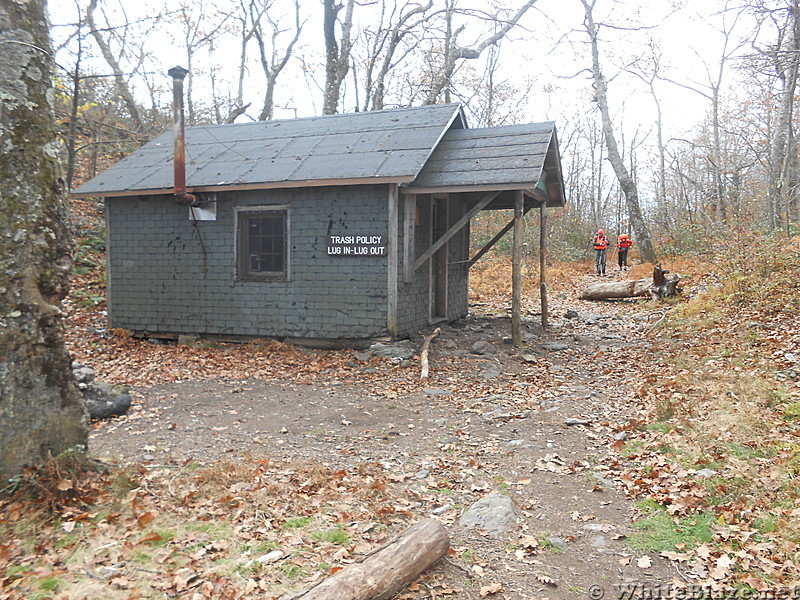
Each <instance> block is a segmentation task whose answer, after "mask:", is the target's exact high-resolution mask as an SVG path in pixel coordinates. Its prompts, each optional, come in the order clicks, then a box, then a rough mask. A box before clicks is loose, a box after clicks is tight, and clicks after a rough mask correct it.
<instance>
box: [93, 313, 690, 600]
mask: <svg viewBox="0 0 800 600" xmlns="http://www.w3.org/2000/svg"><path fill="white" fill-rule="evenodd" d="M554 305H555V307H554V310H553V317H554V318H553V327H552V328H551V329H550V330H549V331H546V332H545V331H543V330H541V329H540V328H539V327H538V326H537V325H536V324H535V323H534V322H533V321H531V322H528V323H526V325H525V329H526V335H525V339H526V340H527V347H526V348H525V350H524V351H523V352H522V353H520V352H519V351H517V350H515V349H514V348H513V347H512V346H511V345H510V344H509V343H507V341H506V340H505V338H507V337H508V335H509V329H510V325H509V321H508V319H505V318H499V317H493V316H490V315H479V314H475V315H473V316H471V317H470V318H468V319H466V320H464V321H463V322H460V323H457V324H455V325H454V326H448V327H445V328H444V330H443V332H442V334H441V336H440V337H439V338H438V339H437V340H436V341H435V343H434V344H433V350H432V355H431V364H432V373H431V378H430V379H429V380H428V381H426V382H425V383H424V384H416V385H411V384H409V383H408V381H409V377H408V373H409V371H410V370H413V371H414V372H415V373H416V372H418V371H417V369H418V365H417V363H416V362H413V363H412V366H410V367H407V368H405V369H404V368H403V367H401V366H398V365H397V364H396V363H397V361H394V362H393V361H390V360H386V359H378V358H372V359H369V360H366V359H365V357H364V355H362V354H358V353H354V358H353V360H354V361H355V362H358V364H359V365H361V368H362V370H363V373H364V376H365V381H353V380H336V379H333V378H328V377H326V376H325V374H321V376H320V379H319V383H316V384H313V385H312V384H307V385H302V384H297V383H284V382H277V381H275V382H265V381H255V380H248V381H199V382H191V383H181V384H171V385H163V386H158V385H154V386H151V387H147V388H141V389H137V390H135V393H136V405H135V407H134V409H132V411H131V413H130V414H129V415H128V416H127V417H125V418H122V419H119V420H116V421H112V422H107V423H104V424H101V425H99V426H98V427H97V428H96V429H95V430H94V432H93V434H92V436H91V449H92V453H93V454H94V455H95V456H97V457H98V458H101V459H103V460H109V461H119V462H122V463H125V462H140V463H141V462H144V463H153V464H158V463H165V462H169V461H184V460H187V459H194V460H196V461H199V462H210V461H214V460H217V459H224V458H231V459H240V457H242V456H247V457H250V458H253V459H255V458H261V457H269V458H273V459H282V460H290V461H291V460H313V461H322V462H323V463H325V464H327V465H330V466H341V467H352V466H354V465H359V464H363V463H372V464H378V465H380V467H381V468H382V469H384V470H385V471H386V472H387V473H390V474H391V477H392V478H393V481H399V482H403V484H404V485H406V486H407V487H408V491H409V500H410V504H409V507H410V508H409V510H411V511H412V512H413V513H414V514H415V515H418V516H419V517H420V518H421V517H424V516H429V515H430V514H434V515H436V516H438V518H440V519H441V520H442V521H443V522H444V523H445V524H447V525H448V527H449V529H450V532H451V543H452V546H453V547H454V548H455V549H456V554H455V555H454V556H453V557H452V558H451V559H450V560H448V561H447V562H446V563H445V564H443V565H441V566H440V567H438V568H437V569H436V572H435V573H433V574H432V577H433V578H434V579H435V580H437V581H439V582H446V583H447V584H448V585H449V586H450V587H452V588H454V589H459V590H460V591H459V593H458V594H457V597H459V598H461V597H463V598H479V597H481V589H483V590H484V593H486V588H487V586H491V585H495V589H498V588H497V587H496V586H497V584H499V585H500V588H501V590H500V591H499V592H498V593H499V594H500V595H499V596H498V597H505V598H511V599H520V600H527V599H529V598H545V597H548V598H586V597H589V598H594V599H597V598H601V597H605V598H614V597H618V588H619V586H630V585H631V584H641V585H643V586H648V587H650V588H652V587H654V586H655V585H656V584H658V583H662V584H667V583H669V582H670V581H671V580H672V579H673V577H674V576H675V575H676V574H675V572H674V570H673V569H672V567H671V566H670V565H669V564H668V563H667V561H664V560H662V559H660V558H659V557H657V556H650V557H649V560H646V559H645V560H643V559H642V554H641V553H636V552H634V551H632V550H631V549H630V548H629V547H628V546H627V545H626V540H625V537H626V536H627V535H629V534H630V533H631V532H632V527H631V516H632V514H633V508H632V503H631V501H630V500H627V499H625V498H624V497H623V496H622V495H621V494H620V493H619V492H618V491H617V490H616V488H615V484H614V481H613V480H611V479H609V478H608V477H607V474H606V469H605V468H604V467H603V464H602V462H601V460H602V458H603V457H605V456H606V455H608V454H609V452H610V449H609V446H610V444H611V443H613V442H614V441H615V440H618V439H623V438H624V437H625V436H626V435H628V434H627V433H626V431H625V425H626V423H628V421H629V420H630V419H631V418H635V417H636V412H637V405H636V402H635V400H634V396H633V390H634V389H635V388H636V385H637V380H636V376H637V373H638V369H637V368H636V364H634V362H633V361H634V360H635V354H632V353H630V352H629V351H628V348H629V347H632V346H636V344H637V342H636V340H637V339H638V338H639V337H641V331H642V330H643V329H645V328H646V326H647V325H646V313H647V311H648V310H649V309H650V306H649V305H648V304H646V303H642V302H638V303H634V302H630V303H628V302H621V303H614V304H611V303H607V304H597V303H595V304H591V303H583V304H580V303H577V302H571V301H564V300H558V299H555V301H554ZM568 311H569V312H568ZM572 311H574V312H572ZM416 342H419V340H416ZM475 342H489V343H490V344H491V346H492V349H493V353H488V354H484V355H477V354H474V353H472V352H471V348H472V347H473V344H474V343H475ZM419 345H420V344H419V343H416V345H415V347H416V348H419ZM523 354H524V357H523ZM400 375H403V376H404V377H405V378H403V377H400ZM392 378H394V379H396V380H397V381H398V384H397V385H394V386H389V388H388V389H389V390H391V391H388V392H387V386H386V385H385V382H386V380H388V379H392ZM491 492H501V493H506V494H508V495H510V497H511V498H512V499H513V500H514V503H515V505H516V507H517V509H518V516H519V519H518V522H517V526H516V527H515V528H513V529H511V530H509V531H507V532H506V533H505V534H501V535H500V536H492V535H489V534H487V533H485V532H481V531H476V530H471V529H466V528H463V527H461V526H460V525H459V524H458V518H459V516H460V515H461V514H462V513H463V511H464V510H465V509H466V508H467V507H468V506H469V505H470V504H472V503H473V502H475V501H476V500H478V499H479V498H481V497H483V496H485V495H487V494H488V493H491ZM531 539H535V540H537V541H536V543H538V544H539V546H540V547H542V546H543V547H544V550H543V551H541V552H537V553H535V554H530V553H528V552H526V551H525V544H526V543H530V540H531ZM526 540H528V542H526ZM413 597H417V596H413Z"/></svg>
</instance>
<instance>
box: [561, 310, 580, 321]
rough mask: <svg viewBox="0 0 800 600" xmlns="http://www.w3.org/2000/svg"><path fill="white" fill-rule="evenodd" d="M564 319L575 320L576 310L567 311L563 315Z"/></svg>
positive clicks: (576, 316)
mask: <svg viewBox="0 0 800 600" xmlns="http://www.w3.org/2000/svg"><path fill="white" fill-rule="evenodd" d="M564 318H566V319H577V318H578V311H577V310H568V311H567V312H565V313H564Z"/></svg>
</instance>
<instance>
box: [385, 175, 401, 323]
mask: <svg viewBox="0 0 800 600" xmlns="http://www.w3.org/2000/svg"><path fill="white" fill-rule="evenodd" d="M399 199H400V194H399V190H398V187H397V184H396V183H390V184H389V210H388V218H389V231H388V234H389V239H388V243H387V246H388V248H387V252H388V255H389V256H388V260H387V263H386V266H387V269H388V273H387V277H386V280H387V286H388V289H387V296H386V298H387V301H386V328H387V329H388V330H389V333H390V334H392V335H395V336H396V335H397V334H398V329H397V267H398V264H397V263H398V262H399V254H400V252H399V248H398V239H397V234H398V229H399V226H398V218H399V207H398V202H399Z"/></svg>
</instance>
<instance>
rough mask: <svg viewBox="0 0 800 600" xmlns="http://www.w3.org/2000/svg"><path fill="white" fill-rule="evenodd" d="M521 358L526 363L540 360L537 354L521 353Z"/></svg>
mask: <svg viewBox="0 0 800 600" xmlns="http://www.w3.org/2000/svg"><path fill="white" fill-rule="evenodd" d="M521 358H522V360H524V361H525V362H526V363H533V364H536V363H538V362H539V359H538V358H537V356H536V355H535V354H523V355H521Z"/></svg>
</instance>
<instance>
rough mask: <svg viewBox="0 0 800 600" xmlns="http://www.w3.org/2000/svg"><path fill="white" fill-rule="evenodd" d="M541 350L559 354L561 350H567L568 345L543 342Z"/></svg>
mask: <svg viewBox="0 0 800 600" xmlns="http://www.w3.org/2000/svg"><path fill="white" fill-rule="evenodd" d="M542 348H544V349H545V350H550V351H551V352H560V351H561V350H569V345H567V344H565V343H563V342H544V343H543V344H542Z"/></svg>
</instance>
